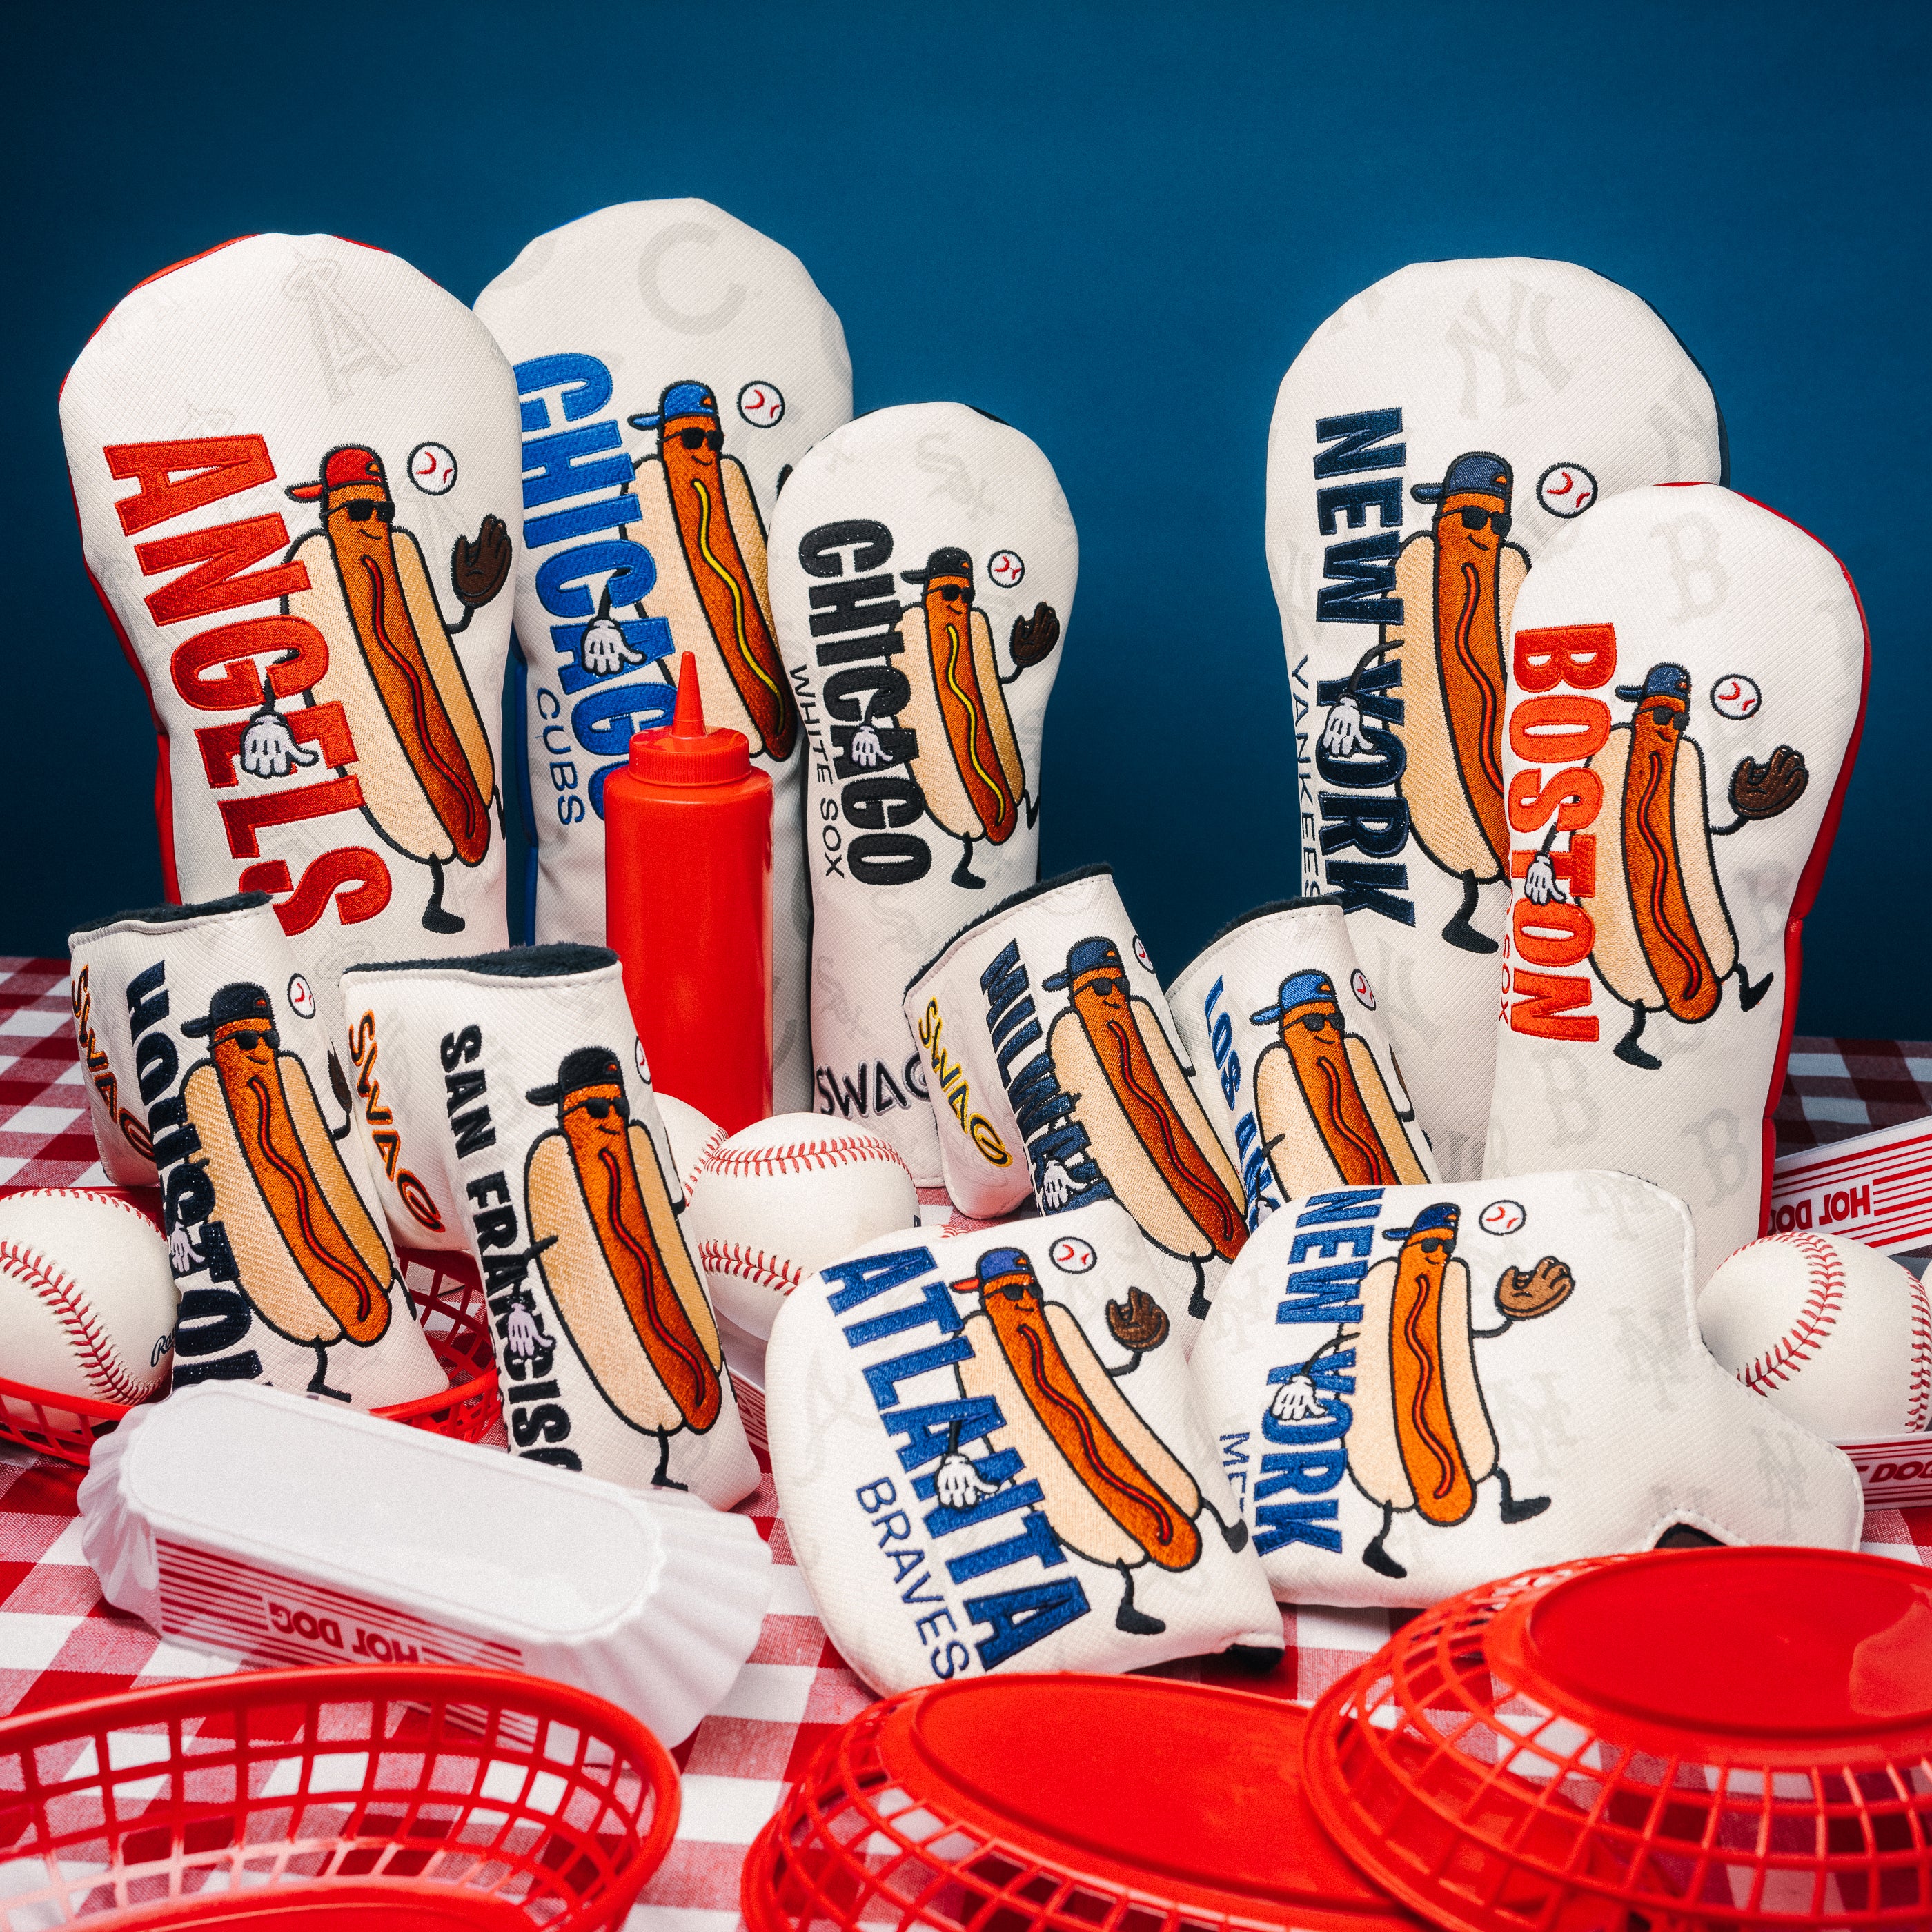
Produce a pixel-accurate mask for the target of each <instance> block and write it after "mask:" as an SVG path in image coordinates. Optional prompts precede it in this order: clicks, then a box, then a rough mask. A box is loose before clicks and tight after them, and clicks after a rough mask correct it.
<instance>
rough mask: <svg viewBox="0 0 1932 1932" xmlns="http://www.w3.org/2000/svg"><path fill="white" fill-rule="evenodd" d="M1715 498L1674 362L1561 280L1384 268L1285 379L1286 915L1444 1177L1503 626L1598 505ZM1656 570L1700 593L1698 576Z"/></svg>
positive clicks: (1632, 304)
mask: <svg viewBox="0 0 1932 1932" xmlns="http://www.w3.org/2000/svg"><path fill="white" fill-rule="evenodd" d="M1723 475H1724V432H1723V425H1722V422H1721V419H1720V418H1719V416H1718V408H1717V405H1716V404H1715V401H1713V400H1712V395H1711V391H1710V386H1709V384H1708V383H1706V381H1705V380H1704V377H1703V374H1702V372H1701V371H1700V370H1699V369H1698V368H1697V365H1696V364H1695V363H1694V362H1693V361H1692V360H1691V358H1690V356H1688V354H1686V353H1685V350H1684V349H1683V347H1682V346H1681V345H1680V344H1679V342H1678V341H1677V339H1676V337H1675V336H1673V335H1672V334H1671V332H1670V329H1668V328H1667V326H1665V324H1664V322H1663V320H1661V318H1660V317H1658V315H1657V314H1656V313H1655V311H1653V310H1652V309H1651V308H1649V306H1648V305H1646V303H1644V302H1642V301H1640V299H1638V298H1637V296H1634V295H1632V294H1631V293H1630V292H1629V291H1628V290H1626V289H1622V288H1619V287H1617V285H1616V284H1615V283H1613V282H1609V281H1605V280H1604V278H1602V277H1601V275H1592V273H1591V272H1589V270H1588V269H1580V268H1577V267H1576V266H1574V264H1572V263H1568V262H1542V261H1532V260H1522V259H1517V260H1496V261H1478V262H1427V263H1415V264H1413V265H1412V266H1409V267H1408V268H1406V269H1400V270H1398V271H1397V273H1395V274H1394V275H1390V276H1388V277H1387V278H1385V279H1384V280H1383V281H1379V282H1378V283H1376V285H1375V286H1374V287H1373V288H1370V289H1367V290H1364V292H1363V293H1361V295H1359V296H1356V297H1355V299H1353V300H1352V301H1351V302H1347V303H1346V304H1345V305H1343V307H1342V308H1340V310H1338V311H1337V313H1336V314H1334V315H1333V316H1332V317H1330V318H1329V320H1328V321H1327V322H1326V323H1324V324H1323V325H1322V327H1321V328H1320V329H1318V330H1317V331H1316V333H1315V335H1314V336H1313V338H1312V339H1311V340H1310V342H1309V344H1308V345H1307V347H1306V348H1304V350H1302V352H1301V354H1300V355H1299V356H1297V357H1296V358H1295V362H1294V365H1293V366H1292V368H1290V369H1289V372H1288V374H1287V375H1286V377H1283V380H1282V385H1281V391H1280V395H1279V397H1278V398H1277V401H1276V404H1275V412H1274V424H1273V426H1272V428H1271V430H1270V432H1269V436H1268V570H1269V573H1270V574H1271V576H1272V577H1273V578H1274V588H1275V597H1276V600H1277V602H1278V603H1279V604H1280V607H1281V622H1282V636H1283V643H1284V644H1285V645H1286V649H1287V653H1288V672H1289V685H1290V688H1291V694H1292V703H1293V706H1294V714H1295V745H1296V754H1297V759H1298V772H1297V781H1296V816H1297V818H1298V820H1299V823H1300V825H1301V867H1300V871H1301V886H1300V889H1301V892H1303V893H1304V894H1307V895H1314V894H1317V893H1322V892H1330V893H1334V894H1337V895H1340V898H1342V900H1343V903H1344V904H1345V905H1346V907H1347V908H1348V912H1349V922H1350V925H1351V926H1352V929H1353V936H1354V939H1355V950H1356V952H1357V953H1358V954H1359V955H1360V956H1361V965H1362V966H1363V967H1364V969H1365V970H1366V971H1367V974H1368V975H1369V977H1370V979H1371V980H1373V982H1374V983H1375V985H1376V988H1377V989H1378V992H1379V995H1380V997H1381V998H1382V1013H1383V1017H1384V1019H1385V1022H1386V1023H1387V1025H1388V1028H1389V1031H1390V1034H1391V1037H1392V1039H1393V1040H1394V1045H1395V1048H1396V1050H1397V1052H1399V1053H1400V1055H1402V1062H1403V1067H1404V1068H1405V1069H1406V1070H1407V1072H1408V1073H1409V1077H1410V1079H1411V1080H1412V1083H1413V1085H1412V1092H1413V1093H1414V1094H1415V1100H1416V1104H1417V1106H1418V1109H1420V1111H1421V1117H1422V1118H1423V1119H1424V1121H1426V1122H1427V1124H1428V1126H1429V1130H1430V1135H1431V1136H1432V1137H1433V1139H1434V1142H1435V1148H1436V1159H1437V1160H1438V1161H1439V1163H1441V1165H1442V1172H1444V1174H1445V1175H1448V1176H1450V1177H1451V1178H1460V1177H1463V1176H1467V1175H1475V1174H1477V1173H1478V1172H1481V1167H1482V1160H1483V1136H1484V1125H1485V1123H1486V1121H1487V1105H1486V1103H1487V1100H1488V1097H1489V1091H1490V1071H1491V1067H1492V1064H1493V1055H1494V1050H1495V1049H1494V1031H1495V1029H1494V1027H1493V1024H1492V1023H1493V1020H1494V1018H1495V1013H1496V969H1497V965H1498V960H1497V949H1498V947H1499V945H1500V944H1501V942H1502V935H1503V933H1504V932H1505V929H1506V927H1507V926H1508V917H1509V892H1508V886H1507V885H1506V883H1505V860H1506V859H1507V858H1508V851H1509V832H1508V826H1507V823H1506V820H1505V805H1504V796H1503V778H1502V710H1503V703H1504V691H1505V665H1504V659H1503V640H1504V637H1505V634H1507V631H1508V625H1509V619H1510V613H1511V608H1512V607H1513V605H1514V602H1515V600H1516V598H1517V594H1518V592H1519V591H1520V589H1521V588H1522V587H1523V584H1524V583H1525V582H1526V580H1534V577H1535V571H1536V570H1537V569H1538V568H1541V566H1542V565H1544V562H1546V561H1547V560H1548V559H1551V558H1553V557H1555V556H1558V555H1560V554H1561V553H1562V552H1563V551H1564V550H1565V549H1566V548H1567V547H1568V545H1569V544H1571V542H1572V541H1574V540H1575V539H1576V538H1577V535H1578V533H1579V532H1581V531H1583V530H1585V529H1587V528H1588V526H1589V522H1590V520H1591V519H1592V517H1595V515H1596V514H1597V511H1598V506H1599V505H1601V503H1602V502H1603V501H1604V499H1607V497H1609V496H1611V495H1612V494H1613V493H1615V492H1616V491H1618V490H1630V489H1634V488H1636V487H1639V486H1640V485H1642V484H1652V483H1669V482H1677V481H1704V482H1715V481H1721V480H1723ZM1655 561H1656V563H1657V567H1658V568H1660V569H1661V570H1663V571H1667V572H1668V571H1671V570H1673V569H1677V570H1685V569H1694V568H1696V555H1695V553H1694V552H1692V553H1685V555H1683V556H1678V555H1676V554H1675V553H1668V554H1660V555H1659V556H1658V558H1657V559H1656V560H1655Z"/></svg>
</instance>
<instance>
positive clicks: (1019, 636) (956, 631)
mask: <svg viewBox="0 0 1932 1932" xmlns="http://www.w3.org/2000/svg"><path fill="white" fill-rule="evenodd" d="M1079 565H1080V544H1079V538H1078V537H1077V535H1076V534H1075V532H1074V528H1073V514H1072V513H1071V512H1070V511H1069V510H1068V508H1067V499H1066V498H1065V497H1064V496H1062V495H1061V489H1060V482H1059V479H1058V478H1057V477H1056V476H1055V475H1054V473H1053V466H1052V464H1051V463H1049V462H1048V461H1047V460H1046V457H1045V456H1044V455H1042V453H1041V452H1040V450H1039V449H1037V448H1036V447H1035V446H1034V444H1033V443H1031V441H1029V440H1028V438H1026V437H1024V436H1022V434H1020V433H1019V431H1018V430H1016V429H1010V428H1008V427H1007V425H1005V424H1004V423H1003V422H998V421H996V420H995V419H994V418H993V417H992V416H986V415H983V413H981V412H980V411H979V410H974V409H968V408H967V407H965V405H964V404H959V403H918V404H909V405H907V406H905V407H901V408H898V409H889V410H877V411H875V412H874V413H872V414H871V415H868V416H862V417H860V418H859V420H858V421H857V422H853V423H850V424H847V425H846V427H845V428H843V429H841V430H837V431H834V432H833V433H832V434H831V435H829V436H828V437H825V438H824V439H823V440H822V441H820V442H819V443H817V444H816V445H814V447H813V449H811V452H810V454H809V455H807V456H805V458H802V460H801V461H800V462H799V466H798V468H797V469H796V471H795V472H793V475H792V478H791V480H790V481H789V482H788V483H787V484H786V485H785V490H784V495H783V496H782V497H781V498H780V499H779V502H778V511H777V513H776V515H775V518H774V520H773V522H772V614H773V616H775V619H777V622H778V643H779V645H780V646H781V649H782V652H783V653H784V664H785V671H786V675H787V677H788V678H789V679H790V681H791V683H792V685H793V688H794V690H795V691H796V692H797V694H798V701H799V708H800V718H801V723H802V728H803V730H804V733H805V741H806V742H805V827H806V831H805V841H806V859H805V863H806V870H807V871H808V874H809V876H810V877H811V903H812V913H813V928H812V940H811V1041H812V1054H813V1058H814V1061H815V1063H816V1071H815V1074H814V1083H815V1086H816V1089H817V1091H816V1094H815V1096H814V1102H813V1104H814V1105H815V1106H817V1109H818V1111H819V1112H820V1113H826V1114H829V1113H833V1112H836V1113H838V1114H839V1115H841V1116H842V1117H844V1118H848V1119H858V1120H861V1121H864V1122H865V1124H866V1125H867V1126H868V1127H871V1128H872V1129H873V1130H874V1131H875V1132H877V1133H880V1134H883V1136H885V1137H886V1139H888V1140H889V1141H890V1142H892V1145H894V1146H895V1147H896V1148H898V1151H899V1152H900V1153H901V1154H902V1155H904V1157H905V1160H906V1163H907V1166H909V1167H910V1169H912V1172H913V1179H914V1180H915V1181H916V1182H917V1183H918V1184H919V1186H921V1187H933V1186H935V1185H937V1184H938V1182H939V1181H940V1179H941V1174H940V1166H939V1151H938V1145H937V1144H936V1142H935V1139H934V1129H933V1122H932V1115H930V1113H929V1112H928V1111H927V1109H926V1106H925V1105H924V1100H923V1093H924V1088H925V1086H926V1076H925V1075H924V1073H922V1070H921V1060H920V1056H919V1054H918V1053H917V1052H914V1051H911V1050H910V1049H911V1045H912V1043H910V1041H908V1040H907V1038H906V1037H905V1033H904V1027H903V1025H902V1023H901V1020H900V1019H899V1003H900V999H901V995H903V993H904V990H905V985H906V982H907V980H910V978H911V977H912V976H913V974H914V973H916V972H917V971H919V968H920V967H921V966H922V965H925V963H926V961H928V960H929V959H931V958H932V956H933V954H934V953H935V952H936V951H937V950H938V949H939V948H940V947H941V946H943V945H944V944H945V942H946V941H947V938H948V937H949V936H950V935H951V934H953V933H955V932H958V931H959V928H960V927H961V926H962V925H963V924H964V923H965V922H966V921H967V920H968V919H972V918H974V917H976V916H977V915H978V914H979V913H980V911H981V910H983V908H984V907H986V905H988V904H992V903H994V902H995V901H998V900H999V899H1001V898H1004V897H1005V896H1006V895H1007V894H1008V893H1009V892H1015V891H1017V890H1018V889H1019V888H1020V887H1022V886H1030V885H1031V884H1032V883H1034V880H1035V879H1036V878H1037V877H1038V876H1039V871H1040V834H1039V832H1038V830H1037V825H1036V821H1037V819H1038V817H1039V814H1040V735H1041V731H1042V728H1043V726H1044V724H1045V722H1046V700H1047V695H1048V694H1049V691H1052V688H1053V680H1054V676H1055V673H1056V672H1057V671H1058V669H1059V667H1060V659H1059V656H1058V646H1059V643H1060V640H1061V635H1062V633H1063V632H1064V630H1065V628H1066V625H1067V620H1068V619H1069V617H1070V615H1071V613H1072V610H1073V587H1074V584H1075V582H1076V579H1077V578H1078V577H1079Z"/></svg>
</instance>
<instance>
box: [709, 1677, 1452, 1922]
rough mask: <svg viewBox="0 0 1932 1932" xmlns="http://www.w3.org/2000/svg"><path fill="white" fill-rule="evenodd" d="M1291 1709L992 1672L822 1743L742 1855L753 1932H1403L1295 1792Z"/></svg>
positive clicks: (881, 1709)
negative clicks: (1045, 1930)
mask: <svg viewBox="0 0 1932 1932" xmlns="http://www.w3.org/2000/svg"><path fill="white" fill-rule="evenodd" d="M1306 1718H1307V1713H1306V1712H1302V1711H1299V1710H1297V1709H1295V1708H1294V1707H1293V1706H1289V1705H1287V1704H1284V1703H1280V1702H1278V1701H1277V1700H1275V1699H1273V1698H1270V1697H1255V1696H1253V1695H1251V1694H1249V1693H1247V1692H1245V1691H1223V1690H1218V1689H1215V1688H1211V1687H1210V1686H1208V1685H1198V1684H1181V1683H1175V1682H1168V1681H1164V1680H1162V1679H1154V1678H1146V1677H1085V1676H1062V1677H1028V1676H1016V1677H991V1678H980V1679H974V1680H972V1681H970V1682H966V1683H963V1684H957V1685H935V1686H933V1687H932V1688H929V1689H926V1690H922V1691H912V1692H910V1693H909V1694H907V1695H905V1696H904V1697H893V1698H888V1699H887V1700H885V1701H884V1702H883V1703H877V1704H874V1705H873V1706H871V1708H870V1709H868V1710H865V1711H864V1712H861V1713H860V1714H859V1716H858V1717H856V1718H854V1719H853V1721H852V1722H851V1723H850V1724H847V1725H846V1726H845V1727H844V1729H843V1730H840V1731H838V1733H835V1735H834V1736H832V1737H831V1738H830V1739H828V1740H827V1741H826V1743H825V1745H823V1747H821V1748H820V1751H819V1752H818V1754H817V1756H816V1757H814V1759H813V1760H812V1762H811V1766H809V1768H808V1769H807V1770H806V1772H805V1775H804V1776H803V1777H802V1778H800V1779H799V1781H798V1783H797V1784H796V1785H795V1786H793V1788H792V1790H790V1792H789V1793H787V1795H786V1797H785V1800H784V1803H783V1804H781V1805H780V1807H779V1808H778V1812H777V1813H776V1814H775V1816H774V1817H772V1820H771V1821H770V1822H769V1823H768V1824H767V1825H766V1827H765V1829H764V1830H763V1832H761V1833H760V1835H759V1836H758V1838H757V1841H756V1843H754V1845H753V1846H752V1847H751V1852H750V1855H748V1857H747V1858H746V1859H745V1867H744V1873H743V1877H742V1881H741V1884H740V1894H739V1902H740V1903H741V1905H742V1907H743V1910H744V1914H745V1923H746V1924H747V1926H748V1927H749V1932H790V1928H792V1927H805V1926H813V1927H828V1928H829V1927H856V1926H858V1925H859V1924H865V1925H866V1926H868V1927H871V1926H890V1927H895V1928H897V1932H910V1928H913V1927H932V1928H936V1932H958V1928H962V1927H971V1928H972V1932H1032V1928H1034V1927H1050V1928H1053V1932H1163V1928H1165V1932H1178V1929H1179V1928H1185V1932H1218V1928H1221V1927H1235V1926H1240V1927H1254V1926H1256V1925H1283V1924H1294V1925H1295V1926H1296V1927H1304V1928H1307V1932H1340V1929H1341V1928H1345V1927H1346V1928H1348V1932H1399V1928H1400V1932H1414V1928H1415V1927H1416V1926H1417V1924H1418V1921H1416V1920H1415V1919H1414V1918H1411V1917H1410V1915H1409V1914H1408V1913H1407V1912H1404V1911H1403V1909H1401V1908H1400V1906H1397V1904H1396V1903H1394V1901H1393V1900H1391V1899H1390V1898H1389V1897H1388V1896H1387V1895H1386V1894H1385V1893H1383V1892H1382V1891H1379V1890H1378V1889H1377V1888H1376V1887H1375V1886H1374V1885H1372V1884H1370V1882H1368V1881H1367V1880H1366V1879H1364V1878H1362V1877H1361V1876H1360V1874H1358V1873H1356V1872H1355V1871H1354V1870H1351V1869H1350V1867H1349V1866H1348V1865H1347V1864H1345V1863H1344V1862H1343V1861H1342V1859H1341V1858H1339V1857H1338V1856H1337V1855H1336V1853H1335V1852H1334V1849H1333V1848H1332V1847H1331V1846H1330V1845H1329V1844H1328V1841H1326V1840H1325V1838H1323V1836H1322V1833H1321V1832H1320V1830H1319V1829H1318V1828H1317V1826H1316V1823H1315V1821H1314V1819H1313V1817H1312V1815H1311V1814H1310V1812H1309V1811H1308V1809H1307V1805H1306V1802H1304V1799H1303V1797H1302V1796H1301V1789H1300V1784H1299V1777H1298V1772H1299V1767H1300V1764H1301V1732H1302V1727H1303V1725H1304V1723H1305V1721H1306Z"/></svg>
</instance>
